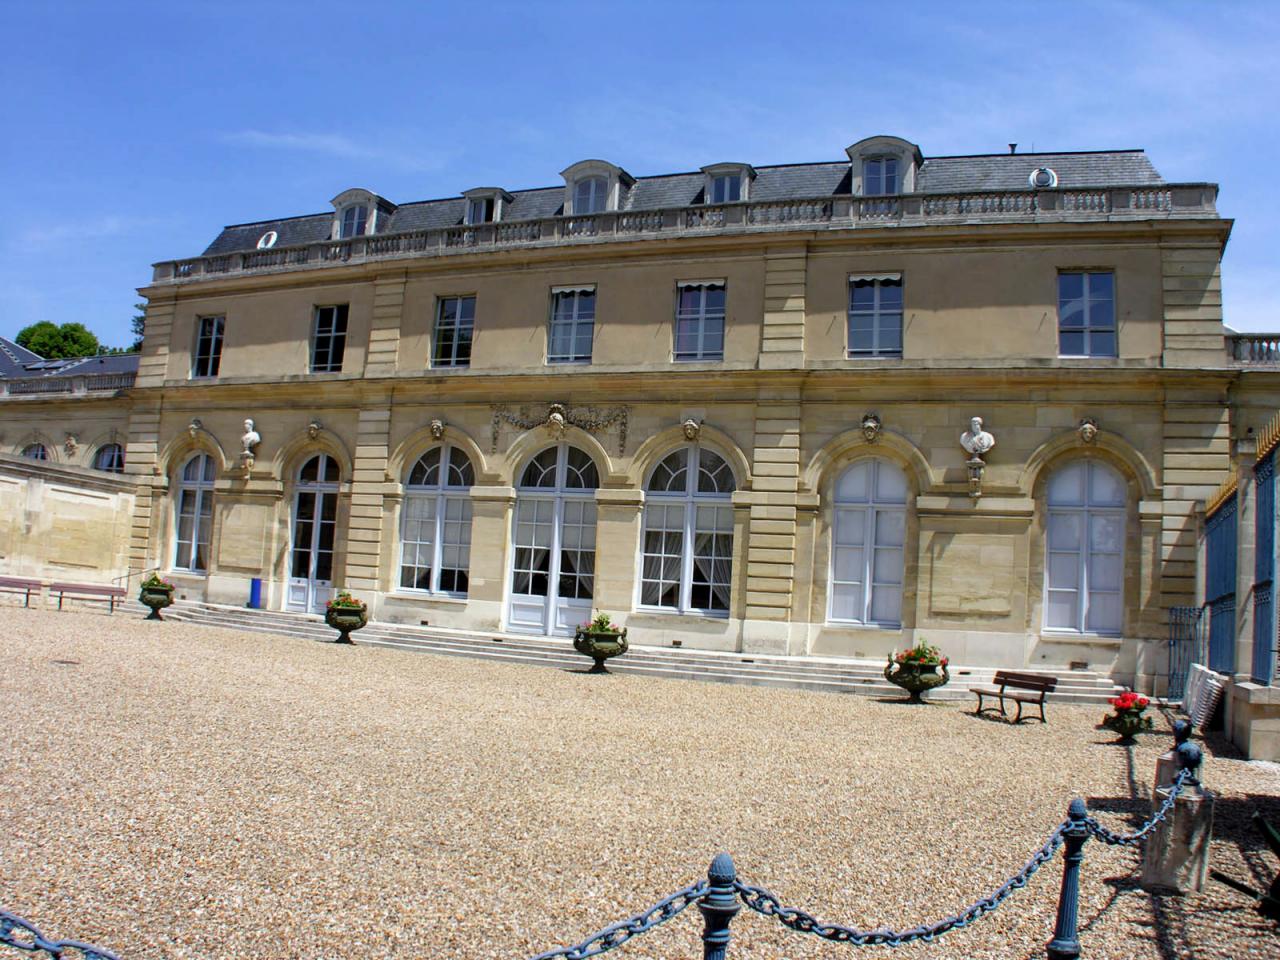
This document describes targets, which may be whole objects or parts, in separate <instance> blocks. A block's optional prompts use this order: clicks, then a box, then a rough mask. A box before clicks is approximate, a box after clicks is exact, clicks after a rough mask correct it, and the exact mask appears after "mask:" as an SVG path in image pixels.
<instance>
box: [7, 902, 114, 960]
mask: <svg viewBox="0 0 1280 960" xmlns="http://www.w3.org/2000/svg"><path fill="white" fill-rule="evenodd" d="M0 946H5V947H14V948H15V949H17V950H24V951H26V952H27V953H47V954H48V955H49V956H51V957H53V958H54V960H60V958H62V957H63V956H65V955H66V954H67V951H75V953H76V954H78V955H79V956H81V957H83V958H84V960H120V958H119V957H117V956H116V955H115V954H114V953H111V952H110V951H108V950H103V949H102V948H101V947H95V946H93V945H92V944H88V943H81V942H80V941H78V940H50V939H49V938H48V937H46V936H45V935H44V934H43V933H41V932H40V929H39V928H38V927H37V926H36V925H35V924H34V923H31V922H29V921H27V920H23V919H22V918H21V917H19V916H17V915H16V914H12V913H9V911H7V910H0ZM74 955H75V954H73V956H74Z"/></svg>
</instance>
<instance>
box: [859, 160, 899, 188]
mask: <svg viewBox="0 0 1280 960" xmlns="http://www.w3.org/2000/svg"><path fill="white" fill-rule="evenodd" d="M901 192H902V191H901V190H899V189H898V159H897V158H896V157H876V158H874V159H872V160H864V161H862V195H863V196H864V197H883V196H886V195H892V194H896V193H901Z"/></svg>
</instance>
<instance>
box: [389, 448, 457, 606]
mask: <svg viewBox="0 0 1280 960" xmlns="http://www.w3.org/2000/svg"><path fill="white" fill-rule="evenodd" d="M474 482H475V471H474V469H473V468H472V466H471V460H470V459H469V458H468V457H467V455H466V454H465V453H463V452H462V451H461V450H459V449H458V448H457V447H452V446H443V447H433V448H432V449H430V450H428V451H427V452H426V453H424V454H423V455H422V456H421V457H420V458H419V459H418V462H417V463H415V464H414V465H413V467H412V468H411V469H410V470H409V477H408V479H407V480H406V481H405V488H404V507H403V509H402V519H401V525H400V586H401V587H404V588H406V589H409V590H429V591H430V592H432V593H447V594H451V595H453V596H458V597H465V596H466V595H467V581H468V571H469V570H470V568H471V496H470V490H471V484H473V483H474Z"/></svg>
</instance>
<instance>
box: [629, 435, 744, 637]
mask: <svg viewBox="0 0 1280 960" xmlns="http://www.w3.org/2000/svg"><path fill="white" fill-rule="evenodd" d="M734 489H735V484H734V477H733V471H732V470H731V469H730V468H729V465H728V464H727V463H726V462H725V461H724V458H723V457H721V456H720V455H719V454H717V453H715V452H713V451H711V450H708V449H707V448H705V447H701V446H697V445H693V446H688V447H682V448H681V449H679V450H676V451H674V452H673V453H670V454H668V455H667V457H666V458H665V459H663V461H662V462H661V463H659V464H658V465H657V466H656V467H654V469H653V473H652V474H650V476H649V483H648V485H647V486H646V488H645V490H646V493H645V507H644V535H643V538H642V543H641V560H640V562H641V567H642V569H641V581H640V604H641V606H645V607H657V608H661V609H664V610H674V611H676V612H678V613H703V614H710V615H712V616H721V617H724V616H728V615H729V596H730V592H731V590H732V584H733V504H732V502H731V497H732V494H733V491H734Z"/></svg>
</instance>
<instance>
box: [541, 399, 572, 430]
mask: <svg viewBox="0 0 1280 960" xmlns="http://www.w3.org/2000/svg"><path fill="white" fill-rule="evenodd" d="M566 426H568V421H567V420H566V419H565V415H564V404H562V403H553V404H551V406H550V407H548V408H547V423H546V427H547V429H548V430H550V431H551V434H552V436H556V437H562V436H564V428H565V427H566Z"/></svg>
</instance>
